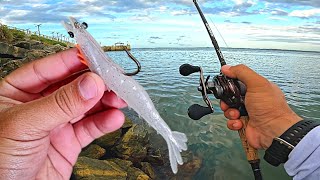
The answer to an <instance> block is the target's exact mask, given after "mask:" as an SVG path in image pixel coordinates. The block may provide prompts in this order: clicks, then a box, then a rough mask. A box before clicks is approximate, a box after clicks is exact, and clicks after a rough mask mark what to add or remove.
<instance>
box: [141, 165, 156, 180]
mask: <svg viewBox="0 0 320 180" xmlns="http://www.w3.org/2000/svg"><path fill="white" fill-rule="evenodd" d="M141 170H142V171H143V172H144V173H146V174H147V175H148V176H149V177H150V178H151V179H155V178H156V175H155V172H154V169H153V167H152V166H151V164H150V163H148V162H141Z"/></svg>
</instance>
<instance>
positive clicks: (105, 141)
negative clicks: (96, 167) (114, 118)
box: [93, 129, 121, 149]
mask: <svg viewBox="0 0 320 180" xmlns="http://www.w3.org/2000/svg"><path fill="white" fill-rule="evenodd" d="M120 138H121V129H118V130H116V131H114V132H112V133H108V134H106V135H104V136H102V137H100V138H98V139H96V140H95V141H93V144H97V145H99V146H101V147H102V148H105V149H108V148H110V147H111V146H113V145H114V144H115V143H116V142H117V141H118V140H119V139H120Z"/></svg>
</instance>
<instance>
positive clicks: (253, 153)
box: [179, 0, 262, 180]
mask: <svg viewBox="0 0 320 180" xmlns="http://www.w3.org/2000/svg"><path fill="white" fill-rule="evenodd" d="M193 3H194V4H195V6H196V8H197V10H198V12H199V14H200V17H201V19H202V21H203V23H204V25H205V27H206V30H207V32H208V34H209V36H210V39H211V42H212V44H213V46H214V49H215V51H216V53H217V56H218V58H219V61H220V65H221V67H222V66H224V65H226V64H227V63H226V62H225V59H224V57H223V54H222V52H221V50H220V47H219V45H218V42H217V40H216V38H215V37H214V34H213V32H212V30H211V28H210V26H209V23H208V22H207V20H206V18H205V16H204V15H203V13H202V11H201V9H200V7H199V4H198V3H197V0H193ZM179 71H180V74H181V75H183V76H189V75H190V74H192V73H196V72H200V86H199V87H198V91H200V92H201V94H202V98H203V100H204V102H205V103H206V105H207V107H205V106H201V105H199V104H193V105H191V106H190V107H189V109H188V115H189V117H190V118H191V119H193V120H199V119H201V118H202V117H203V116H206V115H208V114H211V113H213V112H214V110H213V107H212V104H211V101H210V99H209V97H208V94H213V95H214V96H215V98H216V99H220V100H222V101H224V102H225V103H226V104H227V105H228V106H229V107H230V108H236V109H238V110H239V111H240V116H241V117H240V120H241V121H242V123H243V128H242V129H241V130H239V131H238V132H239V136H240V139H241V142H242V147H243V149H244V150H245V153H246V156H247V160H248V162H249V163H250V165H251V168H252V171H253V174H254V178H255V180H262V175H261V170H260V159H259V156H258V151H257V150H256V149H254V148H253V147H251V146H250V145H249V143H248V141H247V138H246V135H245V129H246V127H247V125H248V122H249V117H248V113H247V111H246V108H245V106H244V99H245V94H246V91H247V90H246V86H245V85H244V84H243V83H242V82H241V81H239V80H237V79H232V78H228V77H227V76H225V75H223V74H222V73H221V72H220V74H219V75H216V76H214V78H213V79H212V81H209V80H210V76H208V77H207V78H206V79H205V78H204V76H203V70H202V68H201V67H199V66H192V65H190V64H183V65H181V66H180V68H179Z"/></svg>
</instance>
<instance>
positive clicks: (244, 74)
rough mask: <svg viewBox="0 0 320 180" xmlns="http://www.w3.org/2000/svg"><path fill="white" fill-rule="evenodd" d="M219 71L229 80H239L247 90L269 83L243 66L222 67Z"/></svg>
mask: <svg viewBox="0 0 320 180" xmlns="http://www.w3.org/2000/svg"><path fill="white" fill-rule="evenodd" d="M221 71H222V73H223V74H225V75H226V76H228V77H230V78H235V79H239V80H240V81H241V82H243V83H244V84H245V85H246V86H247V87H248V88H250V87H257V86H258V87H261V86H265V85H267V84H269V81H268V80H267V79H266V78H264V77H262V76H260V75H259V74H258V73H256V72H255V71H253V70H252V69H250V68H248V67H247V66H245V65H243V64H240V65H236V66H229V65H224V66H222V68H221Z"/></svg>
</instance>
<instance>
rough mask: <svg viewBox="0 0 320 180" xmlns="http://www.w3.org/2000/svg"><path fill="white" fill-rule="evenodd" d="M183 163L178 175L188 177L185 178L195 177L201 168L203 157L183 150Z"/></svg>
mask: <svg viewBox="0 0 320 180" xmlns="http://www.w3.org/2000/svg"><path fill="white" fill-rule="evenodd" d="M182 157H183V162H184V163H183V165H181V166H179V171H178V173H177V175H176V176H178V177H187V178H184V179H190V180H191V179H193V177H194V176H195V175H196V173H197V172H198V171H199V169H200V168H201V164H202V159H200V158H199V157H197V156H194V155H193V153H192V152H190V151H188V152H183V154H182Z"/></svg>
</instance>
